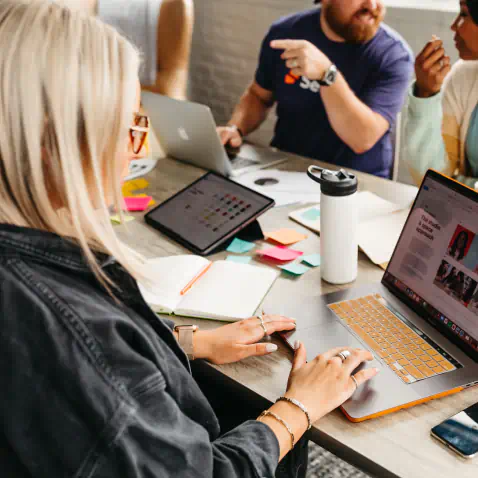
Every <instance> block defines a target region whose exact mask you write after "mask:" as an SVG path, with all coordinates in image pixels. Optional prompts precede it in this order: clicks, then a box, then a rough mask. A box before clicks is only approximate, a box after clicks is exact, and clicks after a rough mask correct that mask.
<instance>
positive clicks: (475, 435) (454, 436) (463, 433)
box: [431, 403, 478, 458]
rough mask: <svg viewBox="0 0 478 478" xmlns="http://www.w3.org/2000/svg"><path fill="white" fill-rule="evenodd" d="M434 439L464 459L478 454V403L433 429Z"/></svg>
mask: <svg viewBox="0 0 478 478" xmlns="http://www.w3.org/2000/svg"><path fill="white" fill-rule="evenodd" d="M431 434H432V436H433V437H434V438H436V439H437V440H439V441H440V442H442V443H443V444H445V445H446V446H447V447H449V448H451V449H452V450H453V451H454V452H456V453H458V455H460V456H462V457H463V458H473V457H474V456H475V455H477V454H478V403H475V404H474V405H472V406H471V407H468V408H467V409H466V410H463V411H462V412H460V413H457V414H456V415H453V416H452V417H450V418H448V419H447V420H445V421H444V422H442V423H440V424H439V425H437V426H436V427H433V428H432V431H431Z"/></svg>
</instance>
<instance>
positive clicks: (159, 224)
mask: <svg viewBox="0 0 478 478" xmlns="http://www.w3.org/2000/svg"><path fill="white" fill-rule="evenodd" d="M273 205H274V200H273V199H271V198H269V197H267V196H264V195H262V194H260V193H258V192H256V191H253V190H252V189H249V188H247V187H245V186H242V185H240V184H237V183H235V182H234V181H231V180H230V179H227V178H225V177H224V176H220V175H218V174H215V173H213V172H209V173H207V174H205V175H204V176H202V177H201V178H199V179H198V180H197V181H195V182H194V183H192V184H191V185H189V186H187V187H186V188H184V189H183V190H182V191H179V192H178V193H177V194H176V195H174V196H172V197H171V198H169V199H168V200H167V201H165V202H163V203H162V204H160V205H159V206H157V207H156V208H154V209H153V210H152V211H150V212H149V213H148V214H146V215H145V221H146V223H147V224H149V225H150V226H152V227H154V228H155V229H158V230H159V231H161V232H163V233H164V234H165V235H166V236H168V237H170V238H172V239H174V240H175V241H177V242H179V243H180V244H182V245H183V246H184V247H186V248H187V249H189V250H190V251H192V252H194V253H195V254H199V255H202V256H204V255H207V254H210V253H211V252H213V251H214V250H215V249H216V248H217V247H218V246H220V245H221V244H222V243H223V242H225V241H227V240H228V239H230V238H231V237H232V236H234V235H235V234H237V233H238V232H239V231H240V230H241V229H243V228H244V227H246V226H247V225H249V224H250V223H251V222H253V221H254V220H255V219H257V217H258V216H260V215H261V214H262V213H264V212H265V211H267V210H268V209H270V208H271V207H272V206H273Z"/></svg>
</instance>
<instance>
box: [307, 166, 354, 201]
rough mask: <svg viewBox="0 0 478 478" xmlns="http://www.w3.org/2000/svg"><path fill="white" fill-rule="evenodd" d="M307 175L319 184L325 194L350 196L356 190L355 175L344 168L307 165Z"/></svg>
mask: <svg viewBox="0 0 478 478" xmlns="http://www.w3.org/2000/svg"><path fill="white" fill-rule="evenodd" d="M317 173H318V174H317ZM307 176H309V178H311V179H312V180H314V181H315V182H317V183H319V184H320V191H321V193H322V194H325V195H326V196H337V197H340V196H350V195H351V194H354V193H355V192H357V188H358V180H357V176H355V174H352V173H348V172H347V171H345V169H339V170H338V171H330V170H329V169H324V168H320V167H319V166H309V169H308V170H307Z"/></svg>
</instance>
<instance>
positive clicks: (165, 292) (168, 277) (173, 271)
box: [140, 255, 210, 313]
mask: <svg viewBox="0 0 478 478" xmlns="http://www.w3.org/2000/svg"><path fill="white" fill-rule="evenodd" d="M209 263H210V261H208V260H207V259H204V258H203V257H200V256H193V255H180V256H170V257H160V258H158V259H150V260H149V261H148V262H147V264H146V269H147V270H148V272H149V275H150V277H151V275H152V277H154V286H153V287H152V288H151V289H149V290H148V289H146V288H145V287H143V286H141V285H140V289H141V293H142V294H143V297H144V300H145V301H146V302H147V303H148V304H149V305H150V306H151V308H152V309H153V310H155V311H156V312H164V313H171V312H174V310H175V309H176V307H177V306H178V304H179V303H180V302H181V300H182V299H183V297H185V296H182V295H181V290H182V289H183V288H184V287H185V286H186V285H187V284H188V283H189V281H190V280H191V279H193V278H194V277H196V275H197V274H198V273H199V272H200V271H201V270H202V269H203V268H204V267H206V266H207V265H208V264H209ZM193 287H195V286H193Z"/></svg>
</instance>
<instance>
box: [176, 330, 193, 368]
mask: <svg viewBox="0 0 478 478" xmlns="http://www.w3.org/2000/svg"><path fill="white" fill-rule="evenodd" d="M174 330H175V331H176V332H177V333H178V342H179V345H180V346H181V348H182V349H183V350H184V352H185V354H186V355H187V356H188V359H189V360H194V358H195V357H194V345H193V334H194V332H195V331H196V330H197V327H196V326H195V325H179V326H176V327H174Z"/></svg>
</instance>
